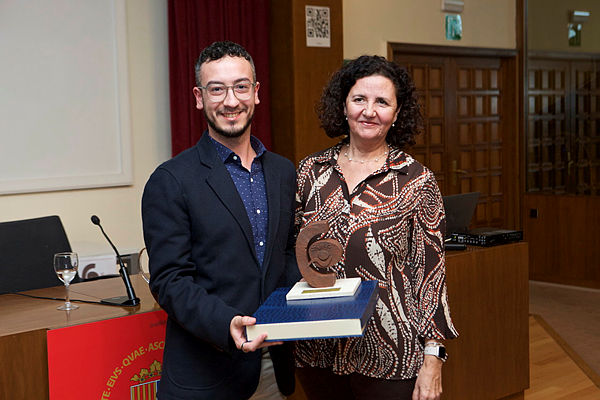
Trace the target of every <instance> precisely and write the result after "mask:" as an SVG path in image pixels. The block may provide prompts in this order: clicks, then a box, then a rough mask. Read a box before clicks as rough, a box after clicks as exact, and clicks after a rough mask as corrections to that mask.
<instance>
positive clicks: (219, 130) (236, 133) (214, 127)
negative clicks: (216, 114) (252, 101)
mask: <svg viewBox="0 0 600 400" xmlns="http://www.w3.org/2000/svg"><path fill="white" fill-rule="evenodd" d="M202 111H204V118H205V119H206V123H207V124H208V126H210V127H211V128H212V130H213V131H214V132H216V133H218V134H219V135H221V136H224V137H228V138H237V137H240V136H242V135H243V134H244V132H246V129H248V127H249V126H250V124H251V123H252V119H253V118H254V113H252V114H250V115H249V116H248V120H247V121H246V123H245V124H244V126H242V127H241V128H240V129H236V130H224V129H222V128H220V127H218V126H217V124H215V121H213V120H212V119H211V118H210V117H209V116H208V114H207V113H206V110H205V109H202ZM233 129H235V128H233Z"/></svg>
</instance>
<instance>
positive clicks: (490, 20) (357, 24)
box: [343, 0, 516, 59]
mask: <svg viewBox="0 0 600 400" xmlns="http://www.w3.org/2000/svg"><path fill="white" fill-rule="evenodd" d="M441 3H442V2H441V0H371V1H364V0H343V10H344V11H343V13H344V58H345V59H351V58H356V57H358V56H360V55H363V54H378V55H381V56H384V57H385V56H387V42H400V43H416V44H431V45H444V46H467V47H489V48H508V49H514V48H516V31H515V26H516V1H515V0H464V3H465V6H464V11H463V13H462V14H461V16H462V23H463V37H462V39H461V40H459V41H449V40H446V39H445V30H444V15H445V13H444V12H442V10H441Z"/></svg>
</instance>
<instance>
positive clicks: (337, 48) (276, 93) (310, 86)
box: [270, 0, 343, 164]
mask: <svg viewBox="0 0 600 400" xmlns="http://www.w3.org/2000/svg"><path fill="white" fill-rule="evenodd" d="M306 5H311V6H323V7H329V9H330V20H331V47H328V48H326V47H307V46H306V21H305V6H306ZM342 33H343V32H342V0H310V1H307V0H271V60H270V62H271V64H270V67H271V121H272V122H271V127H272V132H273V150H274V151H275V152H277V153H279V154H281V155H283V156H285V157H287V158H289V159H290V160H292V161H293V162H294V163H296V164H297V163H298V161H300V160H301V159H302V158H304V157H306V156H307V155H309V154H311V153H314V152H315V151H318V150H322V149H325V148H327V147H329V146H331V145H332V144H334V143H337V141H338V140H339V139H331V138H329V137H327V135H325V132H324V131H323V130H322V129H321V128H320V127H319V120H318V118H317V114H316V112H315V105H316V103H317V101H318V100H319V98H320V96H321V92H322V90H323V87H324V86H325V84H326V83H327V81H328V80H329V78H330V77H331V74H332V73H333V72H335V71H336V70H337V69H339V68H340V67H341V66H342V62H343V42H342Z"/></svg>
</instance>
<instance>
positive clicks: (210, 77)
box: [142, 42, 300, 400]
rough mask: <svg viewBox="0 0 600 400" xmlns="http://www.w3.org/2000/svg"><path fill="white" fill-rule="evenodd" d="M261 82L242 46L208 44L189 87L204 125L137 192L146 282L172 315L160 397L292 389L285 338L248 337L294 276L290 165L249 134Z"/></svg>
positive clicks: (272, 394) (260, 394)
mask: <svg viewBox="0 0 600 400" xmlns="http://www.w3.org/2000/svg"><path fill="white" fill-rule="evenodd" d="M259 87H260V85H259V83H258V82H257V81H256V72H255V68H254V63H253V61H252V58H251V57H250V55H249V54H248V52H247V51H246V50H245V49H244V48H243V47H241V46H240V45H238V44H235V43H232V42H216V43H213V44H212V45H210V46H209V47H207V48H206V49H204V50H203V51H202V53H201V54H200V57H199V58H198V61H197V63H196V87H194V89H193V93H194V96H195V98H196V108H198V109H199V110H202V111H203V112H204V115H205V117H206V120H207V122H208V131H207V132H205V133H204V135H203V136H202V138H201V139H200V140H199V141H198V143H197V144H196V146H194V147H193V148H191V149H188V150H186V151H184V152H182V153H181V154H179V155H178V156H176V157H174V158H173V159H171V160H169V161H167V162H165V163H163V164H162V165H161V166H159V167H158V168H157V169H156V171H155V172H154V173H153V174H152V176H151V177H150V179H149V180H148V183H147V184H146V188H145V190H144V195H143V199H142V217H143V222H144V239H145V242H146V247H147V249H148V254H149V257H150V261H149V263H150V276H151V277H150V287H151V290H152V292H153V293H156V295H157V298H158V302H159V304H160V305H161V307H162V308H163V309H164V310H165V311H166V312H167V314H168V316H169V318H168V320H167V328H166V341H165V349H164V360H163V369H162V377H161V381H160V384H159V391H158V396H159V398H160V399H161V400H169V399H178V400H179V399H247V398H250V397H251V396H252V395H253V393H255V392H256V393H255V394H254V396H253V397H252V398H253V399H259V398H260V399H264V398H272V399H275V398H277V399H281V398H284V396H283V394H285V395H288V394H290V393H292V392H293V391H294V370H293V359H292V354H291V348H290V346H288V345H289V343H287V344H281V343H275V344H274V343H269V342H265V339H266V335H262V336H259V337H258V338H257V339H255V340H253V341H248V340H247V339H246V335H245V327H246V326H247V325H252V324H254V323H255V319H254V318H252V317H250V315H252V314H253V313H254V311H256V309H257V308H258V306H259V305H260V304H261V303H262V302H263V301H264V300H265V299H266V298H267V297H268V295H269V294H270V293H271V292H272V291H273V290H274V289H275V288H276V287H279V286H289V285H292V284H293V283H294V282H296V281H297V280H298V279H299V278H300V274H299V272H298V268H297V266H296V262H295V256H294V232H293V230H294V229H293V227H294V221H293V215H294V212H293V211H294V195H295V169H294V166H293V164H292V163H291V162H290V161H289V160H287V159H285V158H283V157H281V156H278V155H276V154H274V153H271V152H269V151H267V150H266V149H265V148H264V146H263V145H262V143H261V142H260V141H259V140H258V139H257V138H256V137H254V136H252V135H251V133H250V130H251V123H252V117H253V116H254V107H255V105H256V104H259V98H258V92H259ZM273 344H274V345H273ZM267 346H269V347H267ZM275 376H276V378H277V379H275V378H274V377H275ZM257 387H258V389H257ZM278 388H279V390H278ZM282 393H283V394H282Z"/></svg>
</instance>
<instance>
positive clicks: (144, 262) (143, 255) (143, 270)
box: [138, 247, 150, 283]
mask: <svg viewBox="0 0 600 400" xmlns="http://www.w3.org/2000/svg"><path fill="white" fill-rule="evenodd" d="M138 266H139V267H140V275H141V276H142V278H143V279H144V280H145V281H146V283H150V269H149V267H148V251H147V250H146V248H145V247H144V248H142V250H140V252H139V253H138Z"/></svg>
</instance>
